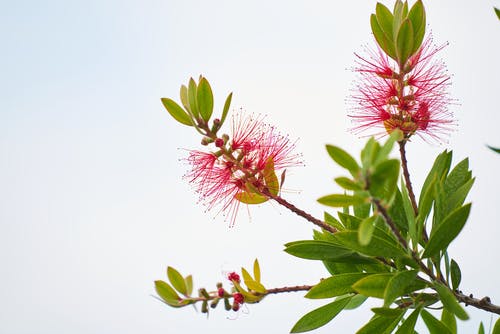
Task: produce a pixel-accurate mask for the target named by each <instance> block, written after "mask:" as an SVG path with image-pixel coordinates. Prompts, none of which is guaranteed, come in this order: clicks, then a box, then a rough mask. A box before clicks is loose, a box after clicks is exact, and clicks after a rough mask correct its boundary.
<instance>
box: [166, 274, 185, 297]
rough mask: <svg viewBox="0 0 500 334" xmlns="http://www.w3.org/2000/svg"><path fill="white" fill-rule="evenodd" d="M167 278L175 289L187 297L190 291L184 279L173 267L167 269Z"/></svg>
mask: <svg viewBox="0 0 500 334" xmlns="http://www.w3.org/2000/svg"><path fill="white" fill-rule="evenodd" d="M167 276H168V280H169V281H170V283H171V284H172V286H173V287H174V289H175V290H177V291H179V292H180V293H182V294H183V295H185V296H186V295H187V291H188V289H187V286H186V281H185V280H184V277H182V275H181V274H180V273H179V272H178V271H177V270H175V269H174V268H172V267H167Z"/></svg>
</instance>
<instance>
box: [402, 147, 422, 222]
mask: <svg viewBox="0 0 500 334" xmlns="http://www.w3.org/2000/svg"><path fill="white" fill-rule="evenodd" d="M398 144H399V154H400V155H401V167H403V175H404V177H405V184H406V188H407V189H408V195H410V201H411V205H412V206H413V212H415V216H417V215H418V206H417V200H416V199H415V193H414V192H413V187H412V185H411V180H410V172H409V171H408V161H407V160H406V150H405V145H406V140H402V141H399V142H398Z"/></svg>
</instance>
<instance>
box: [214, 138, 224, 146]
mask: <svg viewBox="0 0 500 334" xmlns="http://www.w3.org/2000/svg"><path fill="white" fill-rule="evenodd" d="M215 146H217V147H222V146H224V139H222V138H217V139H216V140H215Z"/></svg>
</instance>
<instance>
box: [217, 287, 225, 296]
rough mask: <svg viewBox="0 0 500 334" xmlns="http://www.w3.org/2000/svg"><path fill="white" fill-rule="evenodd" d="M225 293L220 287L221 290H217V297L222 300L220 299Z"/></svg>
mask: <svg viewBox="0 0 500 334" xmlns="http://www.w3.org/2000/svg"><path fill="white" fill-rule="evenodd" d="M225 293H226V291H225V290H224V288H222V287H221V288H219V289H217V296H219V297H221V298H222V297H224V295H225Z"/></svg>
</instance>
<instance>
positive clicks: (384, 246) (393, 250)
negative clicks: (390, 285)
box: [334, 231, 407, 258]
mask: <svg viewBox="0 0 500 334" xmlns="http://www.w3.org/2000/svg"><path fill="white" fill-rule="evenodd" d="M334 237H335V239H336V240H337V241H338V242H339V243H340V244H341V245H343V246H345V247H347V248H350V249H352V250H354V251H356V252H358V253H361V254H365V255H368V256H381V257H388V258H400V257H406V256H407V254H406V252H405V251H404V250H403V249H402V248H401V247H400V246H399V245H398V244H397V241H394V242H391V241H389V240H388V239H383V238H381V237H379V236H377V235H373V236H372V240H371V241H370V244H369V245H367V246H363V245H360V244H359V241H358V232H357V231H342V232H337V233H335V234H334Z"/></svg>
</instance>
